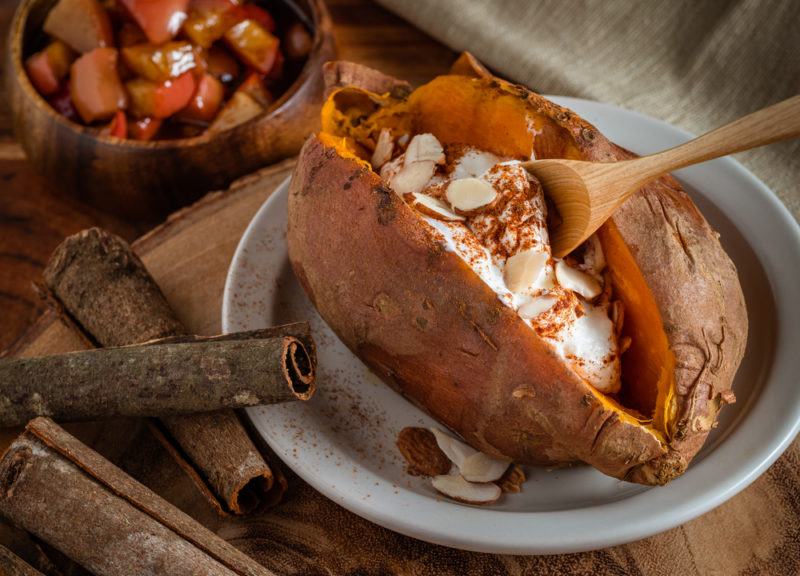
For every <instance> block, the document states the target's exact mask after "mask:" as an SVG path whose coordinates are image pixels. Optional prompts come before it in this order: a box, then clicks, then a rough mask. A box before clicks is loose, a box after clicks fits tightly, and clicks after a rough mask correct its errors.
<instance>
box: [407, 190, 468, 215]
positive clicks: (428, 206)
mask: <svg viewBox="0 0 800 576" xmlns="http://www.w3.org/2000/svg"><path fill="white" fill-rule="evenodd" d="M405 198H406V199H407V200H406V201H407V202H408V203H409V204H410V205H411V206H412V207H413V208H416V209H417V210H418V211H420V212H422V213H423V214H425V216H430V217H431V218H436V219H437V220H444V221H445V222H456V221H459V220H463V219H464V217H463V216H459V215H458V214H456V213H455V212H452V211H451V210H450V208H449V207H448V206H447V204H445V203H444V202H442V201H441V200H439V199H437V198H434V197H433V196H428V195H427V194H421V193H419V192H412V193H411V194H407V195H406V196H405Z"/></svg>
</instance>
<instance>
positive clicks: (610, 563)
mask: <svg viewBox="0 0 800 576" xmlns="http://www.w3.org/2000/svg"><path fill="white" fill-rule="evenodd" d="M329 4H330V7H331V12H332V15H333V18H334V22H335V23H336V31H337V35H338V41H339V45H340V53H341V54H342V56H343V57H346V58H350V59H353V60H357V61H362V62H365V63H367V64H370V65H373V66H376V67H378V68H382V69H384V70H387V71H388V72H390V73H392V74H395V75H397V76H398V77H405V78H409V79H410V80H412V82H414V83H420V82H422V81H424V80H426V79H428V78H430V77H432V76H433V75H435V74H437V73H440V72H442V71H444V70H446V69H447V67H448V66H449V64H450V63H451V61H452V60H453V59H454V54H453V53H452V52H451V51H449V50H448V49H446V48H444V47H442V46H440V45H438V44H436V43H435V42H434V41H432V40H431V39H429V38H427V37H426V36H424V35H423V34H422V33H420V32H419V31H416V30H414V29H413V28H411V27H409V26H408V25H406V24H404V23H402V22H401V21H400V20H398V19H397V18H395V17H393V16H391V15H389V14H388V13H386V12H384V11H383V10H382V9H380V8H378V7H376V6H374V5H372V4H368V3H367V2H366V0H335V1H332V2H330V3H329ZM12 5H13V2H8V1H3V2H1V3H0V25H2V24H4V23H6V22H7V21H8V18H9V17H10V12H11V9H12V7H13V6H12ZM409 50H413V51H412V52H410V51H409ZM409 55H411V56H409ZM8 125H9V123H8V119H7V117H6V116H4V115H3V114H2V112H0V319H2V328H3V330H1V331H0V345H7V344H9V343H10V342H11V340H12V339H14V338H15V337H16V336H17V335H19V334H20V333H21V332H22V329H23V327H25V326H28V325H30V324H31V322H32V318H33V317H35V316H36V315H37V314H39V313H40V312H41V310H42V309H43V308H42V306H41V305H40V303H38V302H37V300H36V297H35V295H34V293H33V291H32V290H31V289H30V281H32V280H36V279H38V277H39V275H40V273H41V269H42V267H43V266H44V263H45V262H46V259H47V257H48V256H49V253H50V251H51V250H52V249H53V248H54V247H55V245H56V244H57V243H58V242H59V241H60V240H61V239H62V238H63V237H64V236H65V235H67V234H70V233H72V232H75V231H77V230H79V229H81V228H84V227H86V226H90V225H101V226H104V227H106V228H108V229H110V230H112V231H115V232H117V233H120V234H121V235H123V236H125V237H127V238H129V239H133V238H134V237H136V236H139V235H140V233H141V232H142V231H143V230H142V226H138V225H131V224H127V223H123V222H120V221H118V220H116V219H114V218H110V217H108V216H106V215H104V214H101V213H98V212H96V211H93V210H91V209H88V208H86V207H85V206H82V205H81V204H79V203H77V202H75V201H72V200H68V199H65V198H63V197H60V196H59V195H57V194H56V193H54V192H53V190H52V189H51V187H50V186H49V185H48V184H47V183H45V182H43V181H41V180H40V179H38V177H37V176H36V175H35V174H33V173H32V172H31V170H30V169H29V168H28V167H27V165H26V163H25V161H24V156H23V155H21V154H20V152H19V149H18V148H17V147H16V146H15V145H14V144H13V142H12V141H11V140H10V138H9V135H8ZM3 136H5V140H3V139H2V138H3ZM292 166H293V161H292V160H288V161H285V162H283V163H281V164H278V165H275V166H272V167H268V168H265V169H263V170H261V171H260V172H257V173H255V174H253V175H251V176H248V177H246V178H244V179H242V180H240V181H239V182H237V183H236V184H235V185H234V186H232V187H231V189H230V190H228V191H225V192H219V193H214V194H210V195H208V196H207V197H206V198H204V199H203V200H201V201H200V202H198V203H197V204H195V205H194V206H192V207H190V208H187V209H184V210H183V211H181V212H179V213H177V214H175V215H173V216H172V217H171V218H170V219H169V220H168V221H167V222H166V223H164V224H162V225H161V226H159V227H157V228H156V229H154V230H152V231H151V232H149V233H147V234H145V235H144V236H141V237H140V238H139V239H138V240H136V242H135V244H134V246H135V249H136V251H137V252H138V253H139V255H140V256H141V257H142V259H143V261H144V263H145V264H146V265H147V267H148V269H149V270H150V271H151V273H152V274H153V276H154V277H155V278H156V280H157V281H158V282H159V284H160V286H161V287H162V289H163V291H164V293H165V295H166V297H167V299H168V300H169V301H170V303H171V304H172V305H173V307H174V308H175V310H176V311H177V313H178V315H179V317H180V318H181V320H182V321H183V322H184V323H185V324H186V325H187V327H189V329H191V330H193V331H194V332H196V333H199V334H212V333H217V332H219V330H220V325H219V322H220V303H221V297H222V289H223V285H224V281H225V276H226V273H227V270H228V265H229V263H230V259H231V257H232V255H233V251H234V250H235V248H236V245H237V243H238V241H239V238H240V237H241V234H242V232H243V231H244V229H245V227H246V226H247V224H248V223H249V221H250V219H251V217H252V216H253V214H254V213H255V211H256V210H257V209H258V207H259V206H260V205H261V204H262V203H263V201H264V200H265V199H266V198H267V197H268V196H269V194H271V193H272V191H273V190H274V189H275V187H276V186H277V185H278V184H279V183H280V182H281V181H282V180H283V179H284V178H285V177H286V176H287V175H288V174H289V173H290V172H291V169H292ZM76 345H77V344H76V342H75V340H74V336H72V334H71V332H70V331H69V330H68V329H67V328H66V327H65V326H64V325H63V324H62V323H61V322H60V321H59V319H58V318H57V317H56V316H55V315H54V314H52V313H49V312H45V313H44V314H43V315H42V316H41V317H39V319H38V320H37V321H36V322H35V323H33V325H32V326H31V327H30V329H28V330H27V331H26V332H25V333H24V335H23V336H22V337H21V338H20V339H18V340H17V342H16V344H15V345H14V346H13V347H12V349H11V352H12V353H15V354H26V355H35V354H46V353H53V352H57V351H66V350H70V349H73V348H75V347H76ZM15 434H16V431H13V430H6V431H3V433H2V435H0V443H2V444H3V445H5V444H6V443H7V442H8V439H9V438H11V437H13V436H14V435H15ZM84 440H85V441H87V442H90V443H92V444H93V445H94V446H95V447H96V448H97V449H98V450H99V451H101V452H102V453H104V454H107V455H108V456H109V457H110V458H112V459H114V460H115V461H117V462H120V465H122V466H123V467H124V468H125V469H126V470H127V471H128V472H129V473H130V474H132V475H133V476H135V477H136V478H138V479H140V480H141V481H142V482H144V483H145V484H147V485H149V486H150V487H151V488H153V489H154V490H156V491H157V492H158V493H160V494H161V495H162V496H164V497H166V498H167V499H168V500H170V501H172V502H173V503H175V504H176V505H177V506H179V507H180V508H182V509H183V510H185V511H187V512H188V513H190V514H191V515H193V516H194V517H195V518H197V519H198V520H199V521H201V522H203V523H204V524H206V525H208V526H209V527H211V528H212V529H214V530H216V531H217V532H218V533H219V534H220V535H221V536H223V537H224V538H226V539H228V540H230V541H232V542H233V543H234V544H235V545H237V546H239V547H241V548H242V549H243V550H244V551H245V552H247V553H249V554H251V555H252V556H254V557H255V558H256V559H257V560H259V561H260V562H262V563H264V564H265V565H266V566H268V567H270V568H272V569H273V570H275V571H276V573H278V574H304V575H312V574H348V575H351V576H355V575H384V574H390V575H391V574H398V575H399V574H413V575H420V576H422V575H428V574H430V575H449V574H453V575H462V574H486V575H488V574H509V575H512V574H514V575H517V574H520V575H521V574H540V573H541V574H646V575H650V574H665V575H666V574H670V575H671V574H681V575H683V574H687V575H689V574H703V575H707V574H721V575H728V574H753V573H770V574H798V573H800V490H798V488H799V487H800V442H795V443H794V444H793V445H792V446H791V447H790V449H789V450H788V451H787V452H786V454H784V455H783V456H782V457H781V459H779V460H778V462H777V463H776V464H775V465H774V466H773V467H772V468H771V469H770V470H769V471H768V472H767V473H766V474H765V475H764V476H762V477H761V478H760V479H759V480H757V481H756V482H755V483H754V484H753V485H752V486H751V487H749V488H748V489H746V490H745V491H744V492H742V493H741V494H739V495H738V496H736V497H734V498H733V499H732V500H730V501H729V502H727V503H726V504H724V505H723V506H721V507H719V508H717V509H716V510H714V511H712V512H710V513H708V514H706V515H705V516H703V517H701V518H699V519H697V520H695V521H692V522H689V523H687V524H685V525H683V526H681V527H679V528H676V529H673V530H670V531H668V532H666V533H663V534H661V535H658V536H655V537H652V538H648V539H645V540H642V541H639V542H636V543H633V544H628V545H625V546H618V547H614V548H609V549H605V550H601V551H596V552H590V553H584V554H571V555H561V556H542V557H511V556H494V555H488V554H475V553H468V552H461V551H457V550H452V549H447V548H443V547H440V546H435V545H430V544H426V543H423V542H420V541H417V540H414V539H412V538H408V537H405V536H400V535H398V534H395V533H393V532H390V531H388V530H385V529H383V528H380V527H378V526H376V525H374V524H371V523H369V522H367V521H366V520H363V519H361V518H359V517H358V516H355V515H354V514H351V513H350V512H347V511H346V510H344V509H342V508H341V507H339V506H338V505H336V504H334V503H333V502H332V501H330V500H328V499H326V498H324V497H323V496H322V495H320V494H319V493H317V492H316V491H314V490H313V489H312V488H310V487H309V486H308V485H306V484H305V483H304V482H303V481H302V480H300V479H299V478H297V477H295V476H293V475H291V474H289V481H290V490H289V492H288V494H287V497H286V500H285V501H284V502H283V503H282V504H280V505H279V506H278V507H277V508H275V509H273V510H272V511H270V512H268V513H266V514H262V515H257V516H254V517H251V518H247V519H234V520H231V519H225V520H223V519H220V518H218V517H217V516H216V515H215V513H214V512H213V510H211V508H210V507H209V506H208V505H207V504H206V503H205V501H204V500H203V499H202V498H201V497H200V496H199V495H198V494H197V492H196V491H195V490H194V488H193V486H192V484H191V482H190V481H189V480H188V478H187V477H186V476H185V475H184V474H183V473H182V472H181V470H180V469H179V468H178V467H177V465H175V464H174V462H173V461H172V460H171V458H170V457H169V456H168V455H167V454H166V453H165V452H164V451H163V449H162V448H161V447H160V445H159V444H158V443H157V442H156V441H155V440H154V439H153V438H152V437H151V436H150V435H149V432H148V431H147V429H146V428H143V427H141V426H138V425H137V424H136V423H135V422H132V423H131V424H130V426H127V427H126V428H125V431H124V434H120V433H119V430H118V429H113V428H108V429H105V430H104V429H101V430H99V431H97V430H95V431H94V432H93V435H92V436H90V437H86V436H85V435H84ZM525 489H527V490H535V489H536V487H535V486H534V485H529V486H526V487H525Z"/></svg>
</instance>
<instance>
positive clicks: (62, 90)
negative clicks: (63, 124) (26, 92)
mask: <svg viewBox="0 0 800 576" xmlns="http://www.w3.org/2000/svg"><path fill="white" fill-rule="evenodd" d="M47 101H48V102H49V103H50V106H52V107H53V110H55V111H56V112H58V113H59V114H61V115H62V116H63V117H64V118H68V119H69V120H74V121H78V120H79V118H78V111H77V110H75V105H74V104H73V103H72V94H71V92H70V89H69V82H63V83H62V84H61V86H60V87H59V89H58V91H57V92H56V93H55V94H52V95H51V96H50V97H49V98H48V99H47Z"/></svg>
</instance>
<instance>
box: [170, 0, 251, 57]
mask: <svg viewBox="0 0 800 576" xmlns="http://www.w3.org/2000/svg"><path fill="white" fill-rule="evenodd" d="M246 17H247V16H246V14H245V13H244V11H243V10H242V6H239V4H238V2H235V1H234V0H192V3H191V4H190V5H189V15H188V17H187V18H186V22H184V24H183V31H184V33H185V34H186V35H187V36H188V37H189V38H191V40H192V42H194V43H195V44H198V45H200V46H202V47H203V48H209V47H211V45H212V44H213V43H214V42H215V41H217V40H219V39H220V38H222V36H223V35H224V34H225V32H227V31H228V28H230V27H231V26H233V25H234V24H236V23H238V22H241V21H242V20H244V19H245V18H246Z"/></svg>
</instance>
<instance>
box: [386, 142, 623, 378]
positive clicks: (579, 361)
mask: <svg viewBox="0 0 800 576" xmlns="http://www.w3.org/2000/svg"><path fill="white" fill-rule="evenodd" d="M419 137H420V136H419V135H418V136H415V137H414V138H419ZM424 137H425V138H426V139H427V140H428V141H429V139H430V138H431V135H429V134H428V135H425V136H424ZM414 138H412V140H411V142H412V143H413V141H414ZM444 150H445V158H444V162H440V163H439V164H437V165H436V166H435V167H434V168H432V171H433V173H432V175H431V176H430V178H429V179H428V180H427V182H426V183H425V184H424V185H422V186H421V189H420V190H419V191H418V192H417V194H419V193H421V194H427V195H430V196H431V197H433V198H436V199H437V200H440V201H444V202H446V198H447V187H448V186H449V185H450V183H452V182H453V181H455V180H459V179H464V178H477V179H479V180H482V181H484V182H486V183H487V184H489V185H490V186H491V187H492V188H493V189H494V190H495V192H496V196H495V200H494V202H492V203H491V205H488V206H486V207H485V208H483V209H480V210H476V211H474V212H470V213H465V214H461V215H460V216H462V218H459V219H457V220H456V219H448V220H445V219H440V218H436V217H433V216H431V215H426V214H424V213H420V217H421V219H422V221H424V222H425V223H426V224H427V225H428V226H430V228H431V229H432V231H433V233H434V235H435V236H437V237H438V238H439V239H440V241H441V242H442V243H443V244H444V245H445V246H446V247H447V248H448V249H449V250H450V251H452V252H454V253H456V254H457V255H458V256H460V257H461V258H462V259H463V260H464V261H465V262H466V263H467V264H469V266H470V267H471V268H472V270H473V271H474V272H475V273H476V274H477V275H478V276H479V277H480V278H481V280H483V282H485V283H486V284H487V285H488V286H489V287H490V288H491V289H492V290H493V291H494V292H495V293H496V294H497V297H498V298H499V299H500V300H501V301H502V302H503V303H505V304H506V305H507V306H509V307H511V308H512V309H514V310H515V311H517V314H518V315H519V316H520V318H521V319H522V320H523V321H524V322H526V323H527V324H528V325H529V326H530V327H531V328H532V329H533V330H535V331H536V332H537V334H539V336H541V337H542V338H544V339H545V340H546V341H548V342H550V343H551V344H552V345H553V347H554V349H555V350H556V352H557V353H558V354H559V355H560V356H561V357H562V358H563V359H564V360H565V361H566V362H568V363H569V365H570V366H571V367H572V369H573V370H574V371H575V372H576V373H577V374H578V375H579V376H581V377H582V378H583V379H584V380H585V381H586V382H587V383H589V384H590V385H591V386H593V387H594V388H596V389H597V390H600V391H602V392H606V393H614V392H617V391H619V388H620V372H621V371H620V358H619V356H620V354H619V345H618V339H617V335H616V333H615V329H614V324H613V323H612V321H611V319H610V317H609V304H608V299H607V298H606V297H604V296H603V294H602V290H601V289H602V283H603V267H604V266H605V261H604V258H603V257H602V253H598V251H601V250H602V249H601V247H600V243H599V242H598V241H596V239H590V241H589V244H590V246H591V257H590V258H585V259H584V261H583V262H582V263H581V264H580V265H577V264H575V263H569V262H562V261H558V260H557V259H555V258H553V256H552V253H551V250H550V241H549V235H548V231H547V205H546V203H545V200H544V194H543V191H542V188H541V185H540V184H539V183H538V181H536V180H535V179H532V177H531V176H529V174H528V173H527V171H526V170H525V169H524V168H523V167H522V165H521V163H520V162H519V161H516V160H510V159H504V158H499V157H497V156H495V155H494V154H491V153H489V152H486V151H482V150H478V149H475V148H472V147H468V146H445V147H444ZM407 166H408V163H407V162H406V159H405V158H404V154H401V155H400V156H398V157H397V158H395V159H393V160H392V161H391V162H388V163H386V164H385V165H384V167H383V170H382V171H381V175H382V176H383V177H384V178H386V179H387V180H388V181H389V185H390V186H391V185H392V180H393V178H395V176H396V175H397V174H400V173H401V172H402V171H403V170H404V169H405V168H406V167H407ZM453 211H454V214H455V212H457V209H456V208H455V207H453ZM557 265H558V266H562V267H563V266H571V267H572V268H574V270H572V269H570V270H569V272H570V274H569V277H570V281H571V284H570V286H571V288H572V289H570V288H567V287H565V286H562V285H561V284H560V283H559V281H558V275H557V274H556V266H557ZM559 272H560V273H561V272H563V269H562V270H560V271H559ZM562 278H564V276H562ZM576 286H580V287H582V288H583V289H581V290H579V289H577V288H576ZM512 288H513V289H512Z"/></svg>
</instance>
